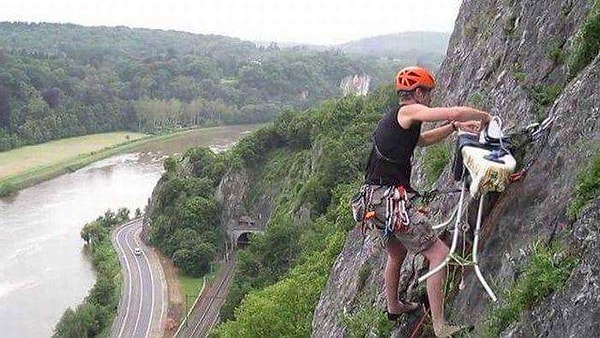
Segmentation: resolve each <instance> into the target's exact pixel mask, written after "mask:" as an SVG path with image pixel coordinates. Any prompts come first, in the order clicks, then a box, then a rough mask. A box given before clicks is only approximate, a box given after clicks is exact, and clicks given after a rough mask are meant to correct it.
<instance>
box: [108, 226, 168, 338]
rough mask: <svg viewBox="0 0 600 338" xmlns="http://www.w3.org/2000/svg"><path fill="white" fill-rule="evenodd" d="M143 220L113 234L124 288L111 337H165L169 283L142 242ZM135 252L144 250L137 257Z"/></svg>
mask: <svg viewBox="0 0 600 338" xmlns="http://www.w3.org/2000/svg"><path fill="white" fill-rule="evenodd" d="M141 230H142V220H141V219H136V220H133V221H131V222H128V223H125V224H123V225H121V226H120V227H119V228H118V229H117V230H115V231H114V232H113V237H112V240H113V243H114V244H115V247H116V249H117V253H118V255H119V260H120V261H121V270H122V275H123V285H122V286H121V300H120V302H119V309H118V312H117V317H116V318H115V321H114V323H113V326H112V332H111V337H128V338H129V337H162V335H163V328H164V325H163V319H166V310H167V305H168V304H167V283H166V281H165V277H164V273H163V270H162V266H161V265H160V262H159V260H158V257H157V256H156V254H155V253H154V252H153V251H152V249H151V248H149V247H147V246H146V245H144V244H143V242H142V241H141V240H140V237H139V236H140V232H141ZM135 248H140V249H141V254H139V255H136V254H135V252H134V250H135Z"/></svg>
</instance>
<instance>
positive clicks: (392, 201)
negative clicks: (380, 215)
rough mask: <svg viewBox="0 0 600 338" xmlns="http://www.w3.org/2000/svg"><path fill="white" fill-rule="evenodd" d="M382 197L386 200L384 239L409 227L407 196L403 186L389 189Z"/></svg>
mask: <svg viewBox="0 0 600 338" xmlns="http://www.w3.org/2000/svg"><path fill="white" fill-rule="evenodd" d="M383 197H384V198H385V200H386V208H385V213H386V214H385V217H386V224H385V228H384V230H383V234H384V236H386V237H389V236H391V235H392V234H393V233H394V232H399V231H402V230H403V229H404V228H406V227H408V226H409V225H410V218H409V217H408V211H407V205H406V204H407V202H408V195H407V193H406V189H405V188H404V186H402V185H399V186H391V187H389V188H388V189H387V190H386V191H385V193H384V194H383Z"/></svg>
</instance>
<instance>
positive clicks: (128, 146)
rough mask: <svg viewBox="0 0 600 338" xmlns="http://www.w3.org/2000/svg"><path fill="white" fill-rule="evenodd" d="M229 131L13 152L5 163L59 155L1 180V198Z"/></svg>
mask: <svg viewBox="0 0 600 338" xmlns="http://www.w3.org/2000/svg"><path fill="white" fill-rule="evenodd" d="M259 126H260V125H249V126H240V127H243V128H248V129H251V130H253V129H256V128H258V127H259ZM233 127H235V126H233ZM228 128H232V126H222V127H209V128H196V129H187V130H183V131H178V132H174V133H169V134H162V135H154V136H152V135H144V134H136V133H125V132H122V133H117V134H118V135H121V134H122V139H126V141H125V142H118V143H113V144H110V145H108V146H104V147H98V146H96V148H93V145H97V144H99V143H97V142H93V141H90V138H91V137H103V136H106V135H113V133H110V134H96V135H88V136H81V137H75V138H69V139H64V140H57V141H52V142H48V143H44V144H40V145H35V146H28V147H24V148H19V149H13V150H10V151H8V152H4V153H0V158H2V157H3V158H4V162H5V163H6V162H10V161H13V162H15V163H16V162H19V161H22V160H23V159H24V158H26V159H27V158H31V157H37V156H39V154H48V153H50V154H51V155H52V153H54V155H55V156H54V157H52V156H47V158H46V159H45V160H44V161H43V162H42V163H41V164H38V165H36V166H34V167H31V168H24V169H22V170H20V171H19V170H17V171H15V170H12V171H11V173H10V174H8V175H6V176H4V177H1V178H0V197H3V196H7V195H9V194H11V193H13V192H16V191H19V190H21V189H24V188H27V187H30V186H32V185H35V184H38V183H40V182H43V181H47V180H49V179H52V178H54V177H57V176H60V175H62V174H65V173H68V172H73V171H75V170H77V169H80V168H83V167H85V166H86V165H88V164H91V163H93V162H96V161H99V160H102V159H105V158H107V157H110V156H114V155H118V154H122V153H126V152H134V151H147V150H150V149H154V148H155V147H156V145H157V144H161V143H166V141H169V142H170V141H176V140H177V139H179V138H181V139H183V138H189V136H190V134H194V137H192V139H194V140H196V139H197V140H198V141H199V142H198V143H201V142H200V141H203V140H205V139H210V138H211V137H212V135H214V134H217V133H220V132H222V131H223V130H226V129H228ZM195 134H198V135H195ZM115 139H118V137H116V138H115ZM61 142H62V143H66V144H64V145H63V146H62V147H56V146H55V145H56V144H57V143H61ZM82 143H87V144H90V143H92V149H93V150H90V148H89V147H88V148H86V147H85V146H82ZM198 143H197V144H198ZM25 148H27V149H25ZM24 150H25V154H22V155H21V156H16V155H15V152H23V151H24ZM77 150H79V151H77ZM217 150H218V147H217ZM58 153H60V155H62V156H58V155H59V154H58ZM65 153H66V154H67V156H65ZM0 162H1V161H0Z"/></svg>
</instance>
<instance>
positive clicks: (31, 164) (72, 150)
mask: <svg viewBox="0 0 600 338" xmlns="http://www.w3.org/2000/svg"><path fill="white" fill-rule="evenodd" d="M145 136H147V135H145V134H139V133H128V132H115V133H106V134H94V135H86V136H81V137H72V138H66V139H62V140H57V141H52V142H48V143H43V144H37V145H33V146H26V147H22V148H18V149H13V150H10V151H6V152H2V153H0V179H2V178H5V177H7V176H14V175H18V174H22V173H23V172H26V171H28V170H31V169H33V168H39V167H46V166H50V165H53V164H56V163H60V162H63V161H66V160H69V159H73V158H75V157H77V156H80V155H84V154H89V153H92V152H97V151H99V150H102V149H104V148H107V147H112V146H115V145H118V144H122V143H127V142H130V141H133V140H137V139H140V138H143V137H145Z"/></svg>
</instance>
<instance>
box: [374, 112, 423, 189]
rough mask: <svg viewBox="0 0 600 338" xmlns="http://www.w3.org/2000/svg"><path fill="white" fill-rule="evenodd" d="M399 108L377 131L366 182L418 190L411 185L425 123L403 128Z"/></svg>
mask: <svg viewBox="0 0 600 338" xmlns="http://www.w3.org/2000/svg"><path fill="white" fill-rule="evenodd" d="M398 109H400V107H398V106H397V107H395V108H394V109H393V110H392V111H390V112H389V113H388V114H386V115H385V116H384V117H383V118H382V119H381V120H380V121H379V124H378V125H377V128H376V129H375V132H373V148H372V149H371V154H370V155H369V160H368V162H367V170H366V175H365V182H366V183H369V184H378V185H394V186H396V185H403V186H404V187H405V188H406V190H407V191H414V190H413V189H412V187H411V186H410V172H411V169H412V165H411V159H412V156H413V152H414V150H415V147H416V146H417V142H418V141H419V135H420V134H421V122H418V123H413V125H412V126H411V127H410V128H408V129H404V128H402V127H401V126H400V124H399V123H398V118H397V115H398Z"/></svg>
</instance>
